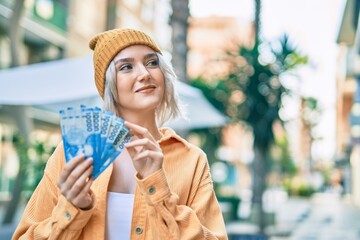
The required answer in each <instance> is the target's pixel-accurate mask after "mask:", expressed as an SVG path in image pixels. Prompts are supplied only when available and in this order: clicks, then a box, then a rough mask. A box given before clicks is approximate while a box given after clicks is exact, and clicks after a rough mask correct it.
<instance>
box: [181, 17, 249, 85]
mask: <svg viewBox="0 0 360 240" xmlns="http://www.w3.org/2000/svg"><path fill="white" fill-rule="evenodd" d="M252 35H253V26H252V24H251V23H249V22H242V21H239V20H238V19H236V18H234V17H219V16H211V17H202V18H193V17H192V18H190V20H189V30H188V46H189V53H188V66H187V69H188V75H189V77H190V79H194V78H196V77H203V78H204V79H209V80H211V79H219V78H221V77H222V76H224V74H226V72H227V70H228V69H227V64H226V61H224V59H223V57H224V54H225V51H226V50H228V51H229V50H234V49H237V47H239V46H250V45H251V43H252V41H253V36H252Z"/></svg>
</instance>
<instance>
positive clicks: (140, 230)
mask: <svg viewBox="0 0 360 240" xmlns="http://www.w3.org/2000/svg"><path fill="white" fill-rule="evenodd" d="M142 232H143V229H142V227H136V228H135V233H136V234H139V235H140V234H142Z"/></svg>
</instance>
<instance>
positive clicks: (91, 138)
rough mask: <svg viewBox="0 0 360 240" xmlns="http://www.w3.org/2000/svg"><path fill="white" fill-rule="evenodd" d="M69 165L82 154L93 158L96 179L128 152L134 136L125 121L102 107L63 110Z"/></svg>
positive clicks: (62, 131)
mask: <svg viewBox="0 0 360 240" xmlns="http://www.w3.org/2000/svg"><path fill="white" fill-rule="evenodd" d="M59 115H60V127H61V133H62V139H63V145H64V153H65V159H66V162H68V161H70V160H71V159H72V158H74V157H75V156H77V155H79V154H84V155H85V159H88V158H90V157H91V158H93V172H92V176H93V178H94V179H96V178H97V177H98V176H99V175H100V174H101V173H102V172H103V171H105V169H106V168H107V167H108V166H109V165H110V164H111V163H112V162H113V161H114V160H115V159H116V158H117V156H119V154H120V153H121V152H122V151H123V150H124V144H125V143H126V142H129V141H130V140H131V137H132V135H131V134H129V129H128V128H127V127H126V126H125V125H124V120H123V119H121V118H120V117H117V116H116V115H114V114H113V113H112V112H110V111H106V110H102V109H101V108H99V107H86V106H84V105H81V106H80V107H79V108H71V107H69V108H66V109H63V110H60V111H59Z"/></svg>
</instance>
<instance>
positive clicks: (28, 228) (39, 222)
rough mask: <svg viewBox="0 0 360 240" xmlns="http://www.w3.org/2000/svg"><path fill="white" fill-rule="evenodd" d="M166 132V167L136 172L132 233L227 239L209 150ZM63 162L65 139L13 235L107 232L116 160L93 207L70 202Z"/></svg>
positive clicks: (99, 182) (96, 190)
mask: <svg viewBox="0 0 360 240" xmlns="http://www.w3.org/2000/svg"><path fill="white" fill-rule="evenodd" d="M161 132H162V133H163V137H162V138H161V140H160V141H159V144H160V146H161V148H162V151H163V154H164V161H163V167H162V169H160V170H158V171H157V172H155V173H154V174H152V175H151V176H149V177H147V178H145V179H142V180H140V179H138V178H136V181H137V186H136V190H135V197H134V209H133V215H132V224H131V233H130V236H131V237H130V239H150V240H156V239H166V240H168V239H184V240H185V239H186V240H190V239H227V235H226V230H225V225H224V220H223V217H222V213H221V210H220V207H219V204H218V201H217V199H216V196H215V193H214V190H213V184H212V180H211V176H210V171H209V166H208V162H207V158H206V155H205V153H204V152H203V151H202V150H200V149H199V148H198V147H196V146H193V145H192V144H190V143H188V142H187V141H185V140H184V139H182V138H181V137H179V136H178V135H176V133H175V132H174V131H173V130H172V129H170V128H163V129H161ZM64 164H65V158H64V152H63V145H62V144H59V145H58V147H57V149H56V150H55V152H54V153H53V155H52V156H51V157H50V158H49V160H48V163H47V166H46V168H45V172H44V176H43V178H42V180H41V182H40V183H39V185H38V187H37V188H36V190H35V191H34V193H33V195H32V197H31V199H30V200H29V202H28V204H27V206H26V209H25V211H24V213H23V216H22V218H21V220H20V223H19V225H18V227H17V229H16V231H15V233H14V235H13V239H26V240H32V239H69V240H76V239H84V240H92V239H94V240H102V239H104V238H105V219H106V218H105V214H106V203H107V202H106V196H107V186H108V183H109V180H110V176H111V173H112V165H110V167H108V168H107V169H106V170H105V171H104V172H103V173H102V174H101V175H100V176H99V177H98V178H97V179H96V180H95V181H94V183H93V186H92V187H91V190H92V192H93V197H94V199H95V204H94V207H93V208H92V209H90V210H86V211H83V210H81V209H79V208H77V207H75V206H73V205H72V204H71V203H70V202H68V201H67V200H66V198H65V197H64V196H62V195H61V193H60V191H59V189H58V187H57V185H56V183H57V180H58V178H59V176H60V173H61V170H62V169H63V167H64ZM135 177H136V176H135Z"/></svg>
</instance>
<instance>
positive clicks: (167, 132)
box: [158, 127, 190, 148]
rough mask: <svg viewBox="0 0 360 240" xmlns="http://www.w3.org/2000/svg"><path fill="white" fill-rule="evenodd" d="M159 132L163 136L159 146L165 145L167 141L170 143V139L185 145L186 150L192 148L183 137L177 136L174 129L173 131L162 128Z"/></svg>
mask: <svg viewBox="0 0 360 240" xmlns="http://www.w3.org/2000/svg"><path fill="white" fill-rule="evenodd" d="M159 130H160V132H161V134H162V137H161V139H160V140H159V141H158V143H159V144H161V143H165V142H166V141H168V140H170V139H175V140H176V141H178V142H181V143H182V144H184V145H185V147H186V148H190V144H189V142H188V141H186V140H185V139H183V138H182V137H180V136H179V135H177V134H176V132H175V131H174V130H173V129H171V128H169V127H163V128H160V129H159Z"/></svg>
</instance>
